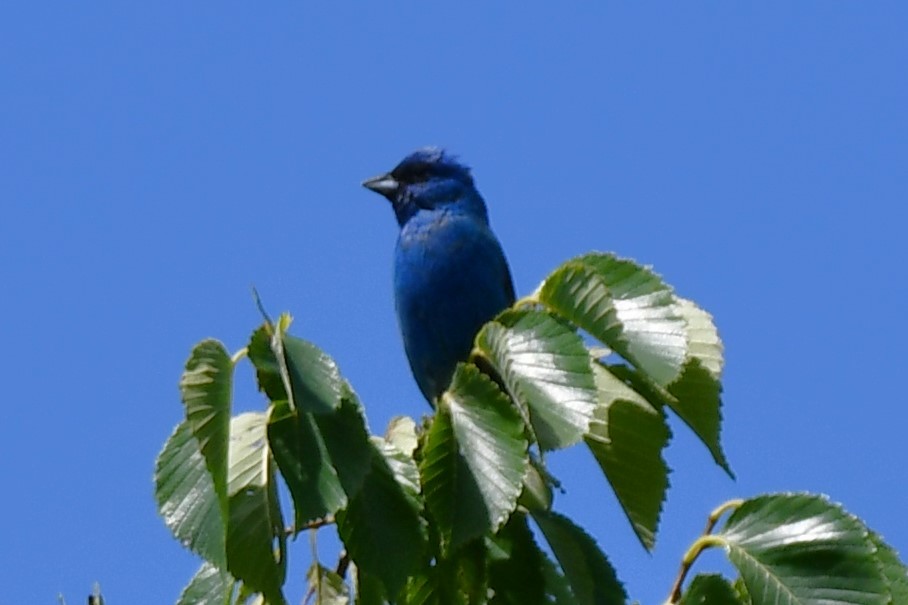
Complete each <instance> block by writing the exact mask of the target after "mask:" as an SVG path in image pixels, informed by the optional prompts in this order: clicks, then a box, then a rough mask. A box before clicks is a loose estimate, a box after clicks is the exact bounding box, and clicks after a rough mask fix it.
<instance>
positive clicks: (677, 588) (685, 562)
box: [667, 498, 744, 603]
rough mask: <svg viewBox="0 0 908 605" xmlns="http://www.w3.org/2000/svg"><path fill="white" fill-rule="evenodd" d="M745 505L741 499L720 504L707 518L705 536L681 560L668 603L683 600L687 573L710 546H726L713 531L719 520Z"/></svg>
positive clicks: (695, 542)
mask: <svg viewBox="0 0 908 605" xmlns="http://www.w3.org/2000/svg"><path fill="white" fill-rule="evenodd" d="M743 503H744V500H742V499H741V498H737V499H734V500H729V501H728V502H724V503H723V504H720V505H719V506H717V507H716V508H714V509H713V511H712V512H711V513H709V517H707V518H706V527H705V528H703V535H701V536H700V537H699V538H697V539H696V540H695V541H694V543H693V544H692V545H691V547H690V548H688V549H687V552H686V553H684V557H682V559H681V569H680V570H679V571H678V577H677V578H676V579H675V584H674V586H672V592H671V594H670V595H669V597H668V601H667V603H677V602H678V601H680V600H681V588H682V587H683V586H684V580H685V578H687V573H688V572H689V571H690V568H691V566H693V564H694V561H695V560H696V559H697V557H698V556H699V555H700V553H701V552H703V550H704V549H706V548H709V547H710V546H724V545H725V540H724V539H722V538H720V537H719V536H715V535H713V533H712V532H713V529H714V528H715V527H716V523H718V522H719V519H720V518H722V515H724V514H725V513H726V512H728V511H729V510H733V509H736V508H738V507H739V506H741V505H742V504H743Z"/></svg>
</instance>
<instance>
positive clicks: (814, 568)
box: [716, 494, 889, 605]
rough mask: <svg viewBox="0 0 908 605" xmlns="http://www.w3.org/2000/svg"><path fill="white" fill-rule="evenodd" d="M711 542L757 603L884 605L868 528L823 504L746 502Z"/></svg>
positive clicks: (797, 498) (792, 497)
mask: <svg viewBox="0 0 908 605" xmlns="http://www.w3.org/2000/svg"><path fill="white" fill-rule="evenodd" d="M716 537H717V538H719V540H720V541H721V543H722V544H723V545H724V546H725V548H726V551H727V553H728V558H729V559H730V560H731V562H732V563H733V564H734V565H735V567H737V569H738V573H740V574H741V578H742V579H743V581H744V584H745V586H746V587H747V592H748V593H749V594H750V595H751V597H752V598H753V601H754V603H773V604H777V605H832V604H835V605H888V602H889V598H888V594H887V593H888V591H887V582H886V579H885V578H884V576H883V572H882V571H881V567H880V563H879V561H878V559H877V557H876V548H875V546H874V545H873V543H872V542H871V540H870V539H869V537H868V530H867V528H866V527H865V526H864V524H863V523H862V522H861V521H860V520H859V519H857V518H856V517H854V516H852V515H849V514H848V513H846V512H845V511H844V510H842V508H841V507H840V506H838V505H836V504H833V503H831V502H829V501H828V500H827V499H825V498H823V497H821V496H817V495H813V494H779V495H771V496H761V497H758V498H753V499H751V500H747V501H745V502H744V503H743V504H741V506H740V507H739V508H737V510H735V511H734V512H733V513H732V514H731V515H730V516H729V518H728V521H727V522H726V524H725V528H724V529H723V530H722V532H721V533H718V534H716Z"/></svg>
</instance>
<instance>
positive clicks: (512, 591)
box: [486, 512, 547, 605]
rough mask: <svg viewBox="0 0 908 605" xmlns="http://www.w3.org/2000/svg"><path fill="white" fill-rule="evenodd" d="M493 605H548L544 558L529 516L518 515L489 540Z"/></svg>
mask: <svg viewBox="0 0 908 605" xmlns="http://www.w3.org/2000/svg"><path fill="white" fill-rule="evenodd" d="M486 542H487V544H488V552H489V555H488V560H489V563H488V566H489V588H490V589H491V590H492V593H493V596H492V598H491V599H490V600H489V604H490V605H506V604H509V603H521V604H523V605H533V604H540V605H541V604H542V603H546V602H547V600H546V595H545V579H544V578H543V576H542V575H541V574H540V573H539V569H540V567H541V566H542V562H543V561H542V560H543V557H544V555H543V554H542V551H540V550H539V546H538V545H537V544H536V540H534V539H533V532H532V531H530V527H529V525H528V524H527V517H526V515H524V514H522V513H520V512H515V513H514V514H513V515H511V518H510V519H509V520H508V523H507V525H505V526H504V527H502V528H501V531H499V532H498V534H496V535H494V536H492V537H490V538H487V540H486Z"/></svg>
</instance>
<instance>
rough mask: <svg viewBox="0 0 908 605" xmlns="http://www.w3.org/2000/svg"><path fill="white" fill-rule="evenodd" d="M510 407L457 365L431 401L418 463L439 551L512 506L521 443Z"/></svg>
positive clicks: (491, 526)
mask: <svg viewBox="0 0 908 605" xmlns="http://www.w3.org/2000/svg"><path fill="white" fill-rule="evenodd" d="M523 431H524V425H523V422H522V421H521V419H520V415H519V414H518V412H517V410H516V409H515V408H514V407H513V406H512V405H511V402H510V401H509V400H508V398H507V397H505V395H504V394H503V393H502V392H501V391H500V390H499V389H498V387H497V386H496V385H495V383H494V382H492V380H491V379H489V378H488V377H487V376H485V375H484V374H482V373H481V372H479V370H477V369H476V367H475V366H472V365H467V364H460V365H458V367H457V370H456V371H455V373H454V379H453V380H452V382H451V386H450V387H449V389H448V391H446V392H445V393H444V394H443V395H442V397H441V398H440V400H439V407H438V412H437V413H436V415H435V419H434V421H433V423H432V427H431V428H430V429H429V434H428V437H427V439H426V445H425V448H424V451H423V460H422V464H421V466H420V475H421V478H422V485H423V490H424V493H425V499H426V504H427V505H428V507H429V510H430V511H431V512H432V516H433V518H434V519H435V521H436V522H437V524H438V530H439V532H440V533H441V535H442V537H443V542H444V545H445V549H446V550H451V549H454V548H457V547H458V546H460V545H462V544H464V543H466V542H468V541H470V540H472V539H474V538H477V537H479V536H480V535H482V534H483V533H486V532H488V531H494V530H496V529H497V528H498V527H500V526H501V525H502V524H503V523H504V522H505V521H506V520H507V517H508V515H510V513H511V512H512V511H513V510H514V508H515V506H516V505H517V497H518V496H519V495H520V490H521V485H522V482H523V477H524V475H525V474H526V469H527V463H528V458H527V441H526V439H525V437H524V435H523Z"/></svg>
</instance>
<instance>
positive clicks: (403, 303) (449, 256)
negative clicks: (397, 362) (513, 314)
mask: <svg viewBox="0 0 908 605" xmlns="http://www.w3.org/2000/svg"><path fill="white" fill-rule="evenodd" d="M363 186H364V187H366V188H367V189H371V190H372V191H375V192H376V193H379V194H381V195H383V196H384V197H385V198H387V199H388V200H389V201H390V202H391V207H392V208H393V210H394V215H395V216H396V217H397V223H398V225H399V226H400V234H399V236H398V238H397V246H396V248H395V251H394V299H395V307H396V310H397V319H398V323H399V324H400V331H401V334H402V336H403V341H404V350H405V351H406V353H407V359H408V360H409V362H410V368H411V370H412V371H413V376H414V378H415V379H416V383H417V384H418V385H419V389H420V391H422V394H423V395H424V396H425V397H426V399H427V400H428V401H429V403H430V404H433V405H434V402H435V399H436V398H437V397H438V396H439V395H441V394H442V393H443V392H444V391H445V389H447V387H448V385H449V383H450V382H451V377H452V375H453V374H454V369H455V367H456V365H457V362H459V361H466V360H467V358H468V357H469V355H470V351H471V349H472V347H473V339H474V337H475V336H476V333H477V332H478V331H479V329H480V328H481V327H482V325H483V324H484V323H486V322H487V321H489V320H490V319H492V318H493V317H495V315H497V314H498V313H499V312H500V311H503V310H504V309H506V308H507V307H509V306H510V305H511V304H512V303H513V302H514V285H513V283H512V281H511V271H510V269H509V268H508V263H507V261H506V260H505V257H504V252H503V251H502V249H501V244H500V243H499V242H498V239H497V238H496V237H495V234H494V233H492V229H491V228H490V227H489V217H488V212H487V211H486V205H485V202H484V201H483V199H482V196H480V195H479V191H477V190H476V187H475V186H474V184H473V177H472V176H471V175H470V169H469V168H467V167H466V166H464V165H463V164H461V163H459V162H458V161H457V160H456V159H455V158H453V157H452V156H450V155H448V154H446V153H445V152H444V151H443V150H441V149H436V148H425V149H419V150H417V151H415V152H414V153H412V154H410V155H408V156H407V157H405V158H404V159H403V160H402V161H401V162H400V164H398V165H397V166H396V167H395V168H394V170H392V171H391V172H389V173H387V174H383V175H381V176H377V177H375V178H371V179H368V180H366V181H364V182H363Z"/></svg>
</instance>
